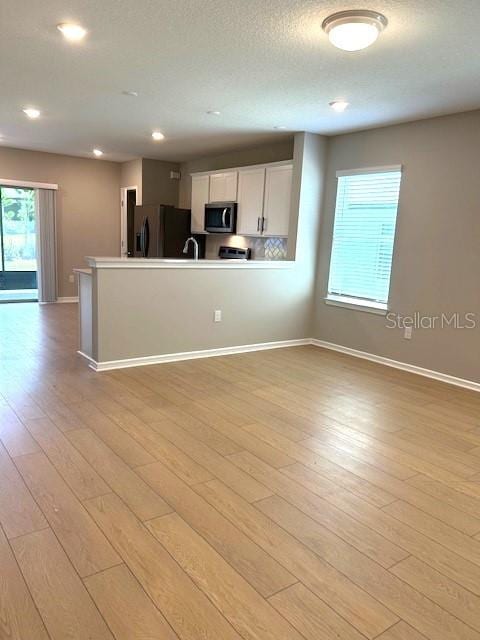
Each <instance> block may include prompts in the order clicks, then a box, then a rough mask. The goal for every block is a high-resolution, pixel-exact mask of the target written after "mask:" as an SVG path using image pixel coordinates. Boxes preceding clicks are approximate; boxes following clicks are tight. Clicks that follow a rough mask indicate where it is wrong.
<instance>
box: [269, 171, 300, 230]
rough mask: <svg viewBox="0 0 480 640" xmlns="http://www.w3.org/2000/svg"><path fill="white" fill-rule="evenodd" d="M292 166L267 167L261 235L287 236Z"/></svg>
mask: <svg viewBox="0 0 480 640" xmlns="http://www.w3.org/2000/svg"><path fill="white" fill-rule="evenodd" d="M292 175H293V167H292V165H291V164H288V165H278V166H274V167H267V168H266V170H265V199H264V204H263V235H264V236H288V226H289V222H290V200H291V194H292Z"/></svg>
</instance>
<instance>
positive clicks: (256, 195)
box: [237, 167, 265, 236]
mask: <svg viewBox="0 0 480 640" xmlns="http://www.w3.org/2000/svg"><path fill="white" fill-rule="evenodd" d="M264 193H265V168H264V167H261V168H258V169H245V170H243V171H242V170H240V171H239V172H238V211H237V234H239V235H243V236H259V235H260V234H261V228H262V227H261V221H262V216H263V197H264Z"/></svg>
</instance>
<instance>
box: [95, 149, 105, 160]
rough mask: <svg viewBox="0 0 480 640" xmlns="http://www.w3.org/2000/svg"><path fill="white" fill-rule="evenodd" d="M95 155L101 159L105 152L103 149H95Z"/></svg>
mask: <svg viewBox="0 0 480 640" xmlns="http://www.w3.org/2000/svg"><path fill="white" fill-rule="evenodd" d="M93 155H94V156H97V158H100V156H103V151H102V150H101V149H94V150H93Z"/></svg>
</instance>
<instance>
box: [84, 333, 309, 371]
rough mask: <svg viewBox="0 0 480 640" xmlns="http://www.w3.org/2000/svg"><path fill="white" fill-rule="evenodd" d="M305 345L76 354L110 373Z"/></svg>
mask: <svg viewBox="0 0 480 640" xmlns="http://www.w3.org/2000/svg"><path fill="white" fill-rule="evenodd" d="M306 344H311V340H310V338H301V339H299V340H280V341H278V342H262V343H259V344H245V345H240V346H236V347H220V348H218V349H203V350H201V351H185V352H182V353H165V354H162V355H159V356H144V357H141V358H125V359H124V360H109V361H106V362H97V361H95V360H93V359H92V358H90V357H89V356H87V355H86V354H84V353H82V352H81V351H77V353H78V354H79V355H81V356H83V357H84V358H86V359H87V360H88V361H89V367H91V368H92V369H93V370H94V371H110V370H112V369H126V368H127V367H144V366H146V365H149V364H162V363H164V362H179V361H181V360H195V359H197V358H211V357H215V356H228V355H232V354H235V353H247V352H249V351H265V350H266V349H281V348H283V347H298V346H301V345H306Z"/></svg>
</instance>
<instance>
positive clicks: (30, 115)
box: [23, 108, 40, 120]
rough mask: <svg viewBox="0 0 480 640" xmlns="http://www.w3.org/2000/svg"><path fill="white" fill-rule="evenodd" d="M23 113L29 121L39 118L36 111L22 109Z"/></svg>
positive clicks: (38, 113)
mask: <svg viewBox="0 0 480 640" xmlns="http://www.w3.org/2000/svg"><path fill="white" fill-rule="evenodd" d="M23 113H24V114H25V115H26V116H27V117H28V118H30V119H31V120H36V118H39V117H40V111H39V110H38V109H30V108H28V109H24V110H23Z"/></svg>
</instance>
